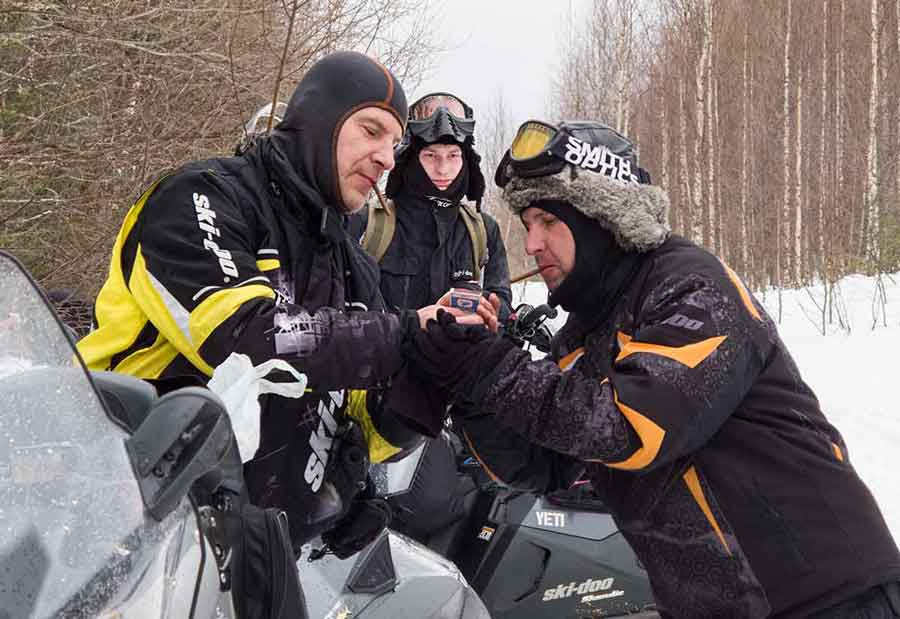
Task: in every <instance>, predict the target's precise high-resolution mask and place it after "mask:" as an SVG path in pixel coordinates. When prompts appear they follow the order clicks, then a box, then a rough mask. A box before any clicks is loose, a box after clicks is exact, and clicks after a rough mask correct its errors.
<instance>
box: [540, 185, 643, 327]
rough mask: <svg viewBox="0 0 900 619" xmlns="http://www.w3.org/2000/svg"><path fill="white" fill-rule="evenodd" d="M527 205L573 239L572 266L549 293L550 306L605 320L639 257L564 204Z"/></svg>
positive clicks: (593, 221) (543, 201) (552, 201)
mask: <svg viewBox="0 0 900 619" xmlns="http://www.w3.org/2000/svg"><path fill="white" fill-rule="evenodd" d="M530 206H534V207H537V208H539V209H541V210H544V211H547V212H548V213H552V214H553V215H555V216H556V217H558V218H559V219H560V220H561V221H562V222H563V223H564V224H566V226H568V228H569V230H571V232H572V237H573V238H574V239H575V267H574V268H573V269H572V272H571V273H569V274H568V275H567V276H566V278H565V279H564V280H563V281H562V283H561V284H560V285H559V286H557V288H556V289H555V290H553V291H552V292H551V293H550V298H549V302H550V304H551V305H554V306H556V305H559V306H561V307H562V308H563V309H564V310H566V311H567V312H570V313H575V314H585V313H590V314H594V315H598V314H601V315H602V316H603V317H605V315H606V314H607V313H608V312H609V311H610V310H611V309H612V307H613V305H614V304H615V302H616V301H617V300H618V296H619V294H620V292H621V289H622V286H623V284H625V282H626V281H627V280H628V279H629V277H630V275H631V274H632V273H634V271H635V270H636V268H637V266H638V264H639V262H640V255H639V254H637V253H634V252H626V251H625V250H624V249H622V248H621V247H619V245H618V244H617V243H616V240H615V237H614V236H613V235H612V233H611V232H609V231H608V230H607V229H606V228H604V227H603V226H602V225H600V222H598V221H597V220H595V219H591V218H590V217H588V216H587V215H585V214H584V213H582V212H581V211H579V210H578V209H576V208H575V207H574V206H572V205H571V204H569V203H568V202H564V201H560V200H538V201H536V202H533V203H531V204H530Z"/></svg>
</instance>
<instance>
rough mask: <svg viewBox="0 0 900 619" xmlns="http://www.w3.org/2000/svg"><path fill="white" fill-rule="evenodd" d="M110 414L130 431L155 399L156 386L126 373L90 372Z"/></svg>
mask: <svg viewBox="0 0 900 619" xmlns="http://www.w3.org/2000/svg"><path fill="white" fill-rule="evenodd" d="M91 378H92V379H93V381H94V385H95V386H96V387H97V391H99V392H100V395H101V397H102V398H103V401H104V403H105V404H106V408H107V409H108V410H109V412H110V414H111V415H112V416H113V417H114V418H115V419H116V421H118V422H119V423H121V424H122V425H123V426H124V427H125V428H126V429H127V430H128V431H129V432H130V433H132V434H134V431H135V430H137V429H138V427H139V426H140V425H141V422H143V421H144V419H145V418H146V417H147V414H148V413H149V412H150V408H151V407H152V406H153V403H154V402H155V401H156V400H157V393H156V388H155V387H154V386H153V385H151V384H150V383H148V382H146V381H143V380H141V379H139V378H135V377H134V376H128V375H127V374H117V373H116V372H91Z"/></svg>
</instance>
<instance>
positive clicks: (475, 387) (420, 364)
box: [404, 310, 516, 406]
mask: <svg viewBox="0 0 900 619" xmlns="http://www.w3.org/2000/svg"><path fill="white" fill-rule="evenodd" d="M426 326H427V330H426V331H420V332H419V333H417V334H416V335H415V337H414V338H413V339H411V340H410V341H409V342H408V343H407V345H406V346H405V347H404V355H405V356H406V359H407V363H408V364H409V367H410V370H411V372H412V373H413V374H414V375H416V376H417V377H419V378H420V379H421V380H424V381H426V382H427V383H428V384H429V385H433V386H434V387H436V388H438V389H439V390H443V391H446V392H449V393H451V394H453V395H454V396H455V400H456V401H459V402H462V403H464V404H465V405H469V406H474V405H477V403H478V400H480V399H481V395H483V393H482V392H483V390H484V389H483V388H482V389H480V388H479V386H480V385H482V386H483V383H485V382H486V383H488V384H489V383H490V379H491V377H492V375H493V373H494V371H495V370H496V368H497V366H498V365H500V362H501V361H502V360H503V358H504V357H506V355H507V354H509V353H510V351H513V350H515V349H516V346H515V344H513V343H511V342H509V341H507V340H505V339H503V338H501V337H500V336H498V335H495V334H493V333H491V332H490V331H488V329H487V328H486V327H484V326H478V327H466V326H463V325H460V324H458V323H457V322H456V319H455V318H454V317H453V315H452V314H450V313H449V312H445V311H443V310H438V314H437V320H436V321H434V320H429V321H428V324H427V325H426Z"/></svg>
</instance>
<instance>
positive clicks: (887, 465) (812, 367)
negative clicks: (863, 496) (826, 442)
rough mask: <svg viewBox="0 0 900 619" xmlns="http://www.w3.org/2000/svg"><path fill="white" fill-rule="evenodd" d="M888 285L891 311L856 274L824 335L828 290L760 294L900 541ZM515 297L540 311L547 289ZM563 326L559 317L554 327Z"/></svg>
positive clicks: (895, 367)
mask: <svg viewBox="0 0 900 619" xmlns="http://www.w3.org/2000/svg"><path fill="white" fill-rule="evenodd" d="M881 284H883V288H882V289H883V299H884V304H882V302H881V298H882V297H881V295H879V294H878V289H879V285H878V280H876V279H875V278H869V277H862V276H858V275H853V276H849V277H846V278H844V279H843V280H841V281H840V282H838V285H837V286H836V288H835V295H834V298H835V299H836V302H835V304H834V307H835V310H839V311H835V312H833V313H832V320H831V322H830V324H829V321H827V320H826V321H825V322H826V324H825V328H824V332H825V335H822V331H823V329H822V322H823V321H822V312H821V310H820V309H819V308H820V307H821V306H822V300H823V298H824V296H825V295H824V288H823V287H822V286H821V285H817V286H810V287H808V288H801V289H797V290H783V291H782V292H781V295H780V300H779V294H778V291H777V290H766V291H760V292H758V293H757V298H758V299H759V300H760V301H761V302H762V303H763V304H764V305H765V307H766V309H767V311H768V312H769V314H770V315H771V316H772V318H773V319H775V320H776V321H777V322H779V331H780V333H781V337H782V339H783V340H784V341H785V343H786V344H787V346H788V349H789V350H790V352H791V354H792V355H793V357H794V359H795V361H796V362H797V365H798V366H799V367H800V372H801V374H802V375H803V378H804V380H806V382H807V383H808V384H809V385H810V386H811V387H812V389H813V390H814V391H815V392H816V394H817V395H818V397H819V401H820V402H821V404H822V408H823V410H824V411H825V415H826V416H827V417H828V419H829V421H831V423H833V424H834V425H835V426H836V427H837V428H838V430H839V431H840V432H841V434H842V435H843V436H844V440H845V441H846V442H847V447H848V450H849V453H850V460H851V461H852V462H853V465H854V466H855V467H856V470H857V472H858V473H859V475H860V476H861V477H862V478H863V480H864V481H865V482H866V484H867V485H868V486H869V489H870V490H871V491H872V493H873V494H874V495H875V498H876V500H877V501H878V504H879V505H880V507H881V511H882V513H883V514H884V518H885V520H886V521H887V523H888V526H889V527H890V529H891V532H892V533H893V535H894V539H895V540H897V541H898V542H900V465H898V463H897V459H898V458H900V449H898V447H900V396H898V387H900V363H898V356H900V273H896V274H894V275H892V276H883V277H882V278H881ZM513 296H514V300H515V301H521V300H522V299H526V300H527V302H529V303H532V304H539V303H542V302H544V301H545V300H546V289H545V288H544V286H543V284H535V283H529V284H528V285H527V287H525V288H524V289H523V288H522V287H521V286H519V287H518V288H517V289H516V290H515V291H514V293H513ZM779 305H780V311H779ZM561 314H562V312H561ZM876 315H877V319H876V318H875V316H876ZM779 316H780V321H779ZM564 321H565V317H564V316H562V315H560V316H559V317H557V318H556V319H555V320H554V321H553V322H554V324H555V325H557V326H559V325H561V324H562V323H563V322H564ZM885 323H886V326H885ZM873 325H874V326H873ZM894 381H897V382H894Z"/></svg>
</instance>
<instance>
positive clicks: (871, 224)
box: [863, 0, 881, 268]
mask: <svg viewBox="0 0 900 619" xmlns="http://www.w3.org/2000/svg"><path fill="white" fill-rule="evenodd" d="M870 15H871V22H870V26H871V28H872V34H871V42H870V48H869V49H870V54H871V56H870V62H871V68H872V81H871V84H870V87H869V117H868V118H869V122H868V129H869V131H868V133H869V148H868V151H867V153H866V160H867V173H866V193H865V199H864V200H863V205H864V207H865V222H866V225H865V226H864V227H863V237H864V238H865V251H866V261H867V262H868V265H869V267H870V268H874V267H876V266H877V265H878V246H879V237H880V236H881V235H880V226H879V223H880V219H881V213H880V211H879V208H878V206H879V205H878V183H879V178H878V104H879V101H880V99H879V96H878V82H879V72H878V49H879V24H878V0H872V4H871V11H870Z"/></svg>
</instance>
